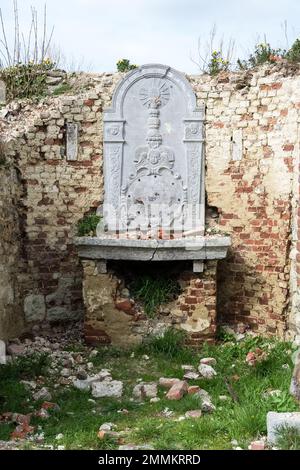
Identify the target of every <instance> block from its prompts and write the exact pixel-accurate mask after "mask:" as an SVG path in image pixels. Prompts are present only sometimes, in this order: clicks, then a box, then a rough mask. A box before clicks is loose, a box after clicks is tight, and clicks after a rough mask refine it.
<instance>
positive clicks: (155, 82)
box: [140, 78, 170, 108]
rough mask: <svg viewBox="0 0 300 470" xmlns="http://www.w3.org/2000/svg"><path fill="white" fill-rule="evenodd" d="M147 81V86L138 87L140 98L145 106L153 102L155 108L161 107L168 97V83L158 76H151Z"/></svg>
mask: <svg viewBox="0 0 300 470" xmlns="http://www.w3.org/2000/svg"><path fill="white" fill-rule="evenodd" d="M149 82H150V83H149V87H148V88H146V87H142V88H141V89H140V100H141V102H142V103H143V105H144V106H146V107H147V108H149V107H150V106H151V105H153V104H154V105H155V107H157V108H162V107H163V106H165V104H167V102H168V101H169V99H170V88H169V85H168V84H167V83H166V82H165V81H164V80H161V79H158V78H153V79H152V80H151V81H150V80H149Z"/></svg>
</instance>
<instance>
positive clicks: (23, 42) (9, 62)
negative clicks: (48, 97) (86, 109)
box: [0, 0, 57, 100]
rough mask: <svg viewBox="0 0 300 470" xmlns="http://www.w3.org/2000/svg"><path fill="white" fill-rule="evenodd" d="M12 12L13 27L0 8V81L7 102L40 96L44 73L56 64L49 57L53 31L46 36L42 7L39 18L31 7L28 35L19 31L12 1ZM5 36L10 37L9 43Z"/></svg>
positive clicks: (17, 9) (43, 89) (44, 15)
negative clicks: (4, 88)
mask: <svg viewBox="0 0 300 470" xmlns="http://www.w3.org/2000/svg"><path fill="white" fill-rule="evenodd" d="M12 10H13V26H11V25H12V23H11V22H8V21H6V19H5V18H4V16H3V14H2V11H1V9H0V25H1V26H0V79H2V80H3V81H4V82H5V84H6V90H7V98H8V99H9V100H10V99H14V98H30V97H33V96H43V95H45V94H46V91H47V74H48V73H49V71H50V70H52V69H54V68H55V67H56V65H57V64H56V60H54V59H53V57H51V42H52V36H53V28H52V30H51V31H50V34H48V31H47V10H46V6H45V7H44V13H43V18H42V19H40V18H39V16H38V13H37V10H36V9H35V8H31V22H30V27H29V31H28V33H24V32H23V31H21V29H20V22H19V8H18V2H17V0H12ZM11 28H12V29H13V31H11V32H10V31H9V30H10V29H11ZM9 37H13V38H14V40H13V42H12V43H10V41H9V40H8V38H9Z"/></svg>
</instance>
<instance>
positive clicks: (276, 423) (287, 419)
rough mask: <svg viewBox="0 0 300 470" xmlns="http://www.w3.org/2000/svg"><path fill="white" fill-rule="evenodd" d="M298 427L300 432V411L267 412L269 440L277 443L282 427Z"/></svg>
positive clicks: (271, 442)
mask: <svg viewBox="0 0 300 470" xmlns="http://www.w3.org/2000/svg"><path fill="white" fill-rule="evenodd" d="M282 427H284V428H289V429H292V428H293V429H296V430H297V431H298V433H299V434H300V412H292V413H276V412H275V411H269V413H268V414H267V432H268V442H269V443H270V444H276V441H277V439H278V431H279V430H280V428H282Z"/></svg>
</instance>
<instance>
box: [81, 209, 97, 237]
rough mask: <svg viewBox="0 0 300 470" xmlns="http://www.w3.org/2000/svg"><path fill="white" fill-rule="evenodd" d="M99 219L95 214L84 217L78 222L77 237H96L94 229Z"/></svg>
mask: <svg viewBox="0 0 300 470" xmlns="http://www.w3.org/2000/svg"><path fill="white" fill-rule="evenodd" d="M100 219H101V217H100V216H99V215H97V214H96V213H93V214H88V215H85V216H84V217H83V218H82V219H81V220H79V222H78V225H77V235H78V236H79V237H85V236H86V237H87V236H89V237H94V236H95V235H96V229H97V225H98V223H99V222H100Z"/></svg>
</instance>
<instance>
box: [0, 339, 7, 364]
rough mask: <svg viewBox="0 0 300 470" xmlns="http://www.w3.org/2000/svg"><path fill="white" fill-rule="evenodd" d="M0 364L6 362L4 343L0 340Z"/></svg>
mask: <svg viewBox="0 0 300 470" xmlns="http://www.w3.org/2000/svg"><path fill="white" fill-rule="evenodd" d="M0 364H6V345H5V342H4V341H2V340H0Z"/></svg>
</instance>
